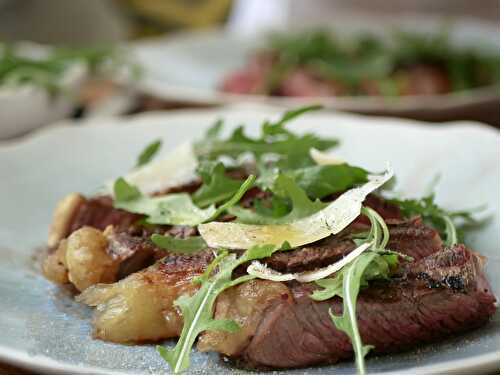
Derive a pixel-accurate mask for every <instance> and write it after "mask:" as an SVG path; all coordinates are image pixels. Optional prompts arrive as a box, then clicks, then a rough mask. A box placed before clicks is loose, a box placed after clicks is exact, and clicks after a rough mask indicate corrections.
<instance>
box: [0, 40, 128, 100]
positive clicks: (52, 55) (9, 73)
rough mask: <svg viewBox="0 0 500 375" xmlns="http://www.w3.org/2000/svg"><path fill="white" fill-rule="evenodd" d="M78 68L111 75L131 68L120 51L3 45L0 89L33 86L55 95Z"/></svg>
mask: <svg viewBox="0 0 500 375" xmlns="http://www.w3.org/2000/svg"><path fill="white" fill-rule="evenodd" d="M77 64H82V65H83V66H84V67H85V68H86V69H87V70H88V71H89V73H94V74H95V73H99V72H101V73H102V72H103V71H108V72H111V71H114V70H116V69H117V68H118V67H120V66H122V67H123V65H129V66H131V67H132V65H131V62H130V61H128V58H127V57H126V55H125V54H124V52H123V51H120V50H119V49H117V48H111V47H88V48H62V47H59V48H48V47H43V46H39V45H35V44H22V43H21V44H4V43H0V87H1V86H4V87H19V86H25V85H33V86H36V87H42V88H44V89H46V90H48V91H49V92H50V93H52V94H53V93H56V92H58V91H60V90H61V89H62V86H63V83H64V82H63V80H64V75H65V73H66V72H67V71H68V69H70V68H72V67H74V66H75V65H77ZM133 69H136V67H134V68H133Z"/></svg>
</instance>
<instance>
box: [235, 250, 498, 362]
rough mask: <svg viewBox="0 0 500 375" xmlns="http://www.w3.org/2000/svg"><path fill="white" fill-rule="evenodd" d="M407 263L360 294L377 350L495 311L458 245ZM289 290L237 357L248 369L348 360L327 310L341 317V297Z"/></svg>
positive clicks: (476, 321)
mask: <svg viewBox="0 0 500 375" xmlns="http://www.w3.org/2000/svg"><path fill="white" fill-rule="evenodd" d="M407 267H408V268H407V269H406V270H405V271H404V274H403V275H402V276H401V278H399V279H396V280H392V281H390V282H388V283H382V284H378V285H377V284H375V285H372V286H370V288H368V289H366V290H364V291H362V293H361V294H360V296H359V299H358V303H357V315H358V324H359V328H360V333H361V336H362V339H363V342H364V343H365V344H368V345H374V346H375V352H380V353H387V352H396V351H401V350H405V349H407V348H409V347H411V346H414V345H416V344H419V343H425V342H431V341H435V340H438V339H441V338H443V337H445V336H448V335H450V334H454V333H459V332H463V331H466V330H469V329H472V328H476V327H478V326H481V325H483V324H485V323H486V322H487V321H488V319H489V318H490V316H491V315H492V314H494V312H495V297H494V296H493V294H492V292H491V288H490V286H489V284H488V282H487V281H486V279H485V276H484V274H483V272H482V267H481V265H480V261H479V260H478V257H477V256H476V255H474V254H473V253H472V252H471V251H470V250H468V249H466V248H465V247H464V246H463V245H458V246H455V247H453V248H451V249H446V250H443V251H442V252H439V253H436V254H433V255H430V256H429V257H427V258H424V259H422V260H421V261H418V262H415V263H412V264H409V265H408V266H407ZM424 275H425V276H424ZM450 277H451V278H452V279H453V280H455V281H454V282H453V283H450ZM291 287H292V288H294V286H293V285H292V286H291ZM295 287H299V288H302V286H300V285H299V286H297V285H296V286H295ZM294 295H295V296H296V298H295V301H294V302H293V303H291V302H289V301H286V302H283V301H278V300H276V301H275V303H274V304H273V305H271V306H270V307H269V308H268V309H267V310H266V311H265V313H264V314H263V317H262V320H261V322H260V324H259V326H258V328H257V330H256V332H255V335H254V336H253V338H252V340H251V342H250V344H249V345H248V347H247V348H246V349H245V350H244V351H243V352H242V353H241V354H240V358H241V359H242V360H243V361H244V362H245V363H247V364H248V365H249V366H250V367H262V366H264V367H275V368H290V367H305V366H310V365H316V364H326V363H335V362H337V361H339V360H343V359H348V358H351V357H352V355H353V352H352V346H351V344H350V341H349V339H348V337H347V336H346V335H345V334H344V333H343V332H341V331H339V330H337V329H336V328H335V326H334V325H333V323H332V321H331V319H330V316H329V314H328V310H329V309H330V308H331V309H332V310H333V312H334V313H335V314H337V315H339V314H341V312H342V301H341V300H340V299H339V298H333V299H331V300H328V301H324V302H315V301H312V300H311V299H310V298H308V297H307V293H300V292H296V293H294ZM297 296H302V297H299V298H297Z"/></svg>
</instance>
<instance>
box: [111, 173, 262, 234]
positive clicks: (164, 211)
mask: <svg viewBox="0 0 500 375" xmlns="http://www.w3.org/2000/svg"><path fill="white" fill-rule="evenodd" d="M254 181H255V176H252V175H251V176H249V177H248V178H247V180H246V181H245V182H243V183H242V184H241V186H240V188H239V190H238V191H237V192H236V193H235V194H234V195H233V197H231V199H230V200H228V201H227V202H226V203H224V204H223V205H221V206H219V207H218V208H216V207H215V205H211V206H209V207H207V208H205V209H202V208H199V207H198V206H196V205H195V204H194V203H193V201H192V200H191V197H190V195H189V194H187V193H179V194H167V195H164V196H159V197H148V196H145V195H142V194H141V193H140V191H139V190H138V189H137V188H136V187H134V186H132V185H130V184H128V183H127V182H126V181H125V180H124V179H123V178H119V179H118V180H117V181H116V182H115V184H114V193H115V200H114V202H113V205H114V207H115V208H119V209H122V210H125V211H128V212H133V213H137V214H142V215H146V217H147V218H146V222H147V223H149V224H171V225H190V226H195V225H198V224H201V223H204V222H206V221H211V220H214V219H215V218H217V217H218V216H219V215H220V214H221V213H223V212H224V211H226V210H227V209H228V208H230V207H232V206H233V205H235V204H236V203H238V201H239V200H240V199H241V198H242V197H243V195H244V194H245V192H246V191H248V189H250V188H251V187H252V185H253V183H254Z"/></svg>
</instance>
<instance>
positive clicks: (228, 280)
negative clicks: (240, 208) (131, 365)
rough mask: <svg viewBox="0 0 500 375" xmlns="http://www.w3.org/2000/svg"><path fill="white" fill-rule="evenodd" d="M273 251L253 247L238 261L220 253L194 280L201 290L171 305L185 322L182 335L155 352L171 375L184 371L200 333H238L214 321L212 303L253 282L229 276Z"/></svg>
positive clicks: (247, 277) (234, 326) (231, 323)
mask: <svg viewBox="0 0 500 375" xmlns="http://www.w3.org/2000/svg"><path fill="white" fill-rule="evenodd" d="M276 250H278V247H276V246H273V245H263V246H254V247H252V248H250V249H248V250H247V251H245V253H243V255H242V256H240V257H239V258H238V257H236V255H235V254H229V253H228V252H227V251H221V252H220V253H219V255H218V256H217V257H216V258H215V260H214V261H213V262H212V263H211V264H210V265H209V266H208V268H207V270H206V271H205V273H204V274H203V275H202V276H200V277H198V278H197V279H195V282H196V283H197V284H199V285H200V289H199V290H198V291H197V292H196V293H195V294H194V295H192V296H188V295H182V296H181V297H179V298H178V299H177V300H176V301H175V303H174V304H175V306H177V307H178V308H179V309H180V310H181V312H182V317H183V320H184V324H183V327H182V332H181V335H180V337H179V340H178V341H177V344H176V345H175V347H174V348H173V349H167V348H165V347H163V346H157V350H158V352H159V353H160V355H161V356H162V357H163V359H165V361H167V362H168V364H169V365H170V368H171V369H172V372H173V373H174V374H181V373H184V372H186V371H187V369H188V367H189V357H190V354H191V349H192V347H193V345H194V342H195V340H196V338H197V336H198V335H199V334H200V333H201V332H203V331H211V330H224V331H228V332H235V331H237V330H238V329H239V326H238V324H237V323H236V322H235V321H232V320H218V319H214V318H213V309H214V303H215V300H216V299H217V297H218V296H219V294H220V293H222V292H223V291H224V290H226V289H227V288H230V287H233V286H235V285H238V284H241V283H243V282H246V281H249V280H251V279H253V278H254V277H253V276H250V275H245V276H240V277H238V278H237V279H234V280H232V277H231V276H232V273H233V271H234V270H235V269H236V268H237V267H238V266H240V265H242V264H243V263H246V262H249V261H251V260H256V259H262V258H266V257H269V256H271V255H272V253H273V252H275V251H276Z"/></svg>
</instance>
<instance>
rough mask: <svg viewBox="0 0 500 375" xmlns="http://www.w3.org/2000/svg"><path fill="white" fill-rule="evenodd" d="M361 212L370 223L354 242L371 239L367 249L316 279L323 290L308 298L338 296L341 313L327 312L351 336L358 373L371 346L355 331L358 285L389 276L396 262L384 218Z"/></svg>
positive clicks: (362, 367)
mask: <svg viewBox="0 0 500 375" xmlns="http://www.w3.org/2000/svg"><path fill="white" fill-rule="evenodd" d="M362 212H363V214H365V215H366V216H367V217H368V218H369V219H370V222H371V224H372V226H371V229H370V232H369V234H368V235H367V237H366V239H363V240H358V241H359V242H361V243H362V242H372V243H373V245H372V246H371V248H370V251H367V252H364V253H362V254H361V255H360V256H358V257H357V258H356V259H355V260H354V261H352V262H351V263H349V264H348V265H346V266H345V267H344V268H342V270H341V271H340V272H338V273H337V274H336V275H335V276H334V277H333V278H329V279H323V280H319V281H316V283H317V284H318V285H319V286H321V287H323V289H321V290H317V291H315V292H314V293H313V294H312V295H311V298H312V299H314V300H317V301H324V300H327V299H330V298H333V297H335V296H339V297H341V298H342V301H343V313H342V315H341V316H336V315H334V313H333V312H332V310H331V309H330V311H329V313H330V316H331V318H332V320H333V323H334V324H335V326H336V327H337V329H339V330H341V331H343V332H345V333H346V334H347V335H348V336H349V338H350V339H351V343H352V347H353V349H354V353H355V357H356V366H357V368H358V373H359V374H364V373H365V360H364V358H365V356H366V354H368V352H369V351H370V349H371V348H372V347H371V346H369V345H364V344H363V342H362V340H361V335H360V333H359V328H358V322H357V316H356V302H357V298H358V295H359V291H360V289H361V288H362V287H366V286H368V282H369V281H370V280H374V279H387V278H389V277H390V275H391V271H392V270H394V268H395V267H396V266H397V264H398V255H397V254H395V253H392V252H390V251H387V250H386V249H385V247H386V245H387V243H388V241H389V230H388V228H387V225H386V224H385V222H384V220H383V219H382V218H381V217H380V215H379V214H378V213H377V212H376V211H374V210H373V209H370V208H367V207H363V209H362ZM359 242H358V243H359Z"/></svg>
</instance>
